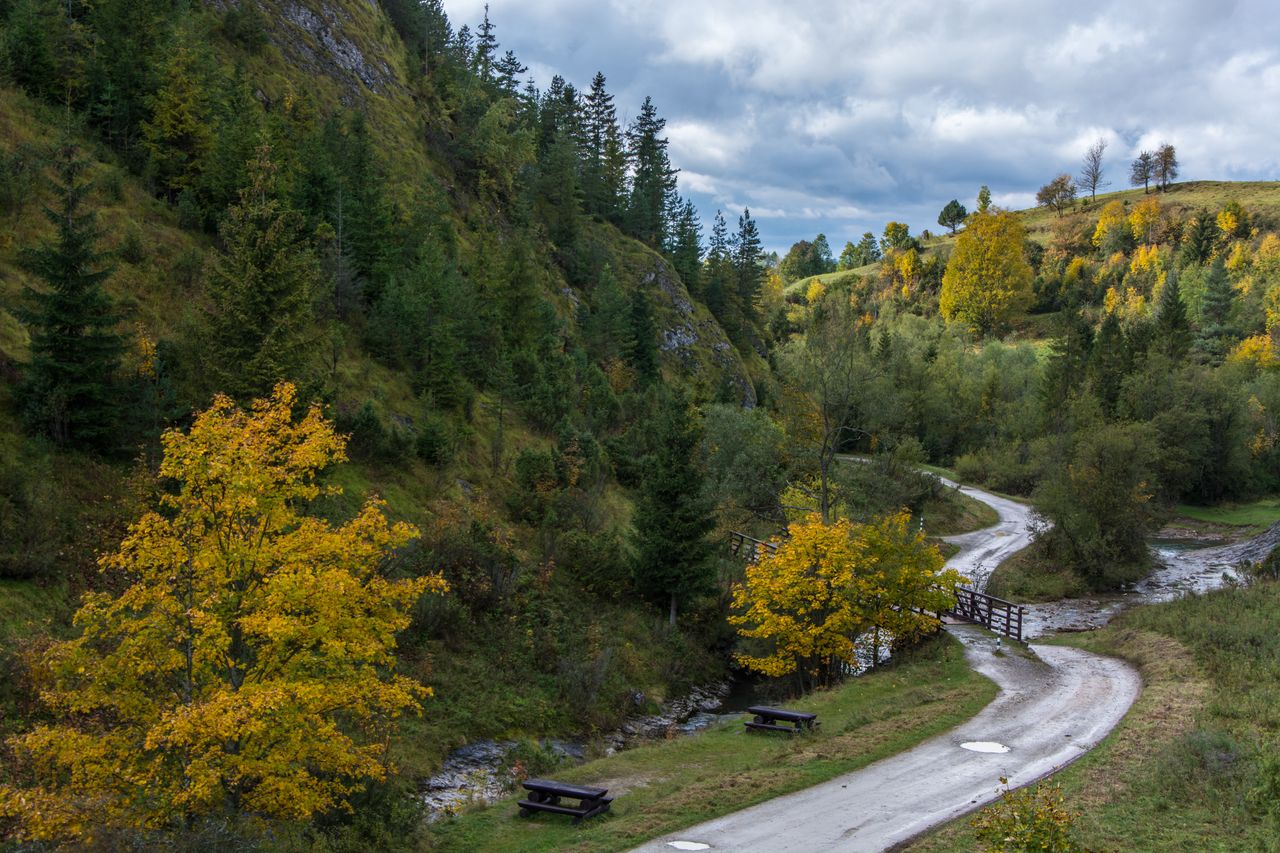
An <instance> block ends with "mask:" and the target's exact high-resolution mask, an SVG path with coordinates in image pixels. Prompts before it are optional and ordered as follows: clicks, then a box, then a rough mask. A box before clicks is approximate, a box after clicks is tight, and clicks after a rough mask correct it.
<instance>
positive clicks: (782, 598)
mask: <svg viewBox="0 0 1280 853" xmlns="http://www.w3.org/2000/svg"><path fill="white" fill-rule="evenodd" d="M910 521H911V518H910V515H909V514H908V513H906V512H901V513H898V514H896V515H892V516H888V517H886V518H884V519H882V520H880V521H878V522H875V523H872V524H853V523H851V522H849V521H847V520H843V519H842V520H839V521H837V522H835V523H834V524H830V525H826V524H823V523H822V519H821V517H820V516H819V515H818V514H816V513H813V514H810V515H808V516H806V517H805V519H804V520H803V521H800V522H798V523H795V524H792V525H791V527H790V529H789V531H788V533H789V535H788V538H787V539H786V540H785V541H784V542H783V543H782V544H781V545H780V546H779V548H778V551H777V552H776V553H775V554H770V555H766V556H765V557H764V558H763V559H761V560H760V561H759V562H758V563H756V564H755V565H752V566H748V567H747V571H746V581H745V583H743V584H742V585H740V586H738V587H736V588H735V589H734V607H735V609H736V611H737V612H736V613H735V614H734V615H733V616H731V617H730V620H729V621H730V622H731V623H732V624H734V625H736V626H739V627H738V632H739V634H741V635H742V636H743V637H747V638H752V639H758V640H763V641H765V643H766V644H767V645H768V646H769V647H770V650H769V651H768V653H766V654H759V655H754V654H747V653H743V654H740V655H739V656H738V660H739V662H740V663H742V664H743V665H744V666H747V667H750V668H751V669H754V670H756V671H758V672H761V673H764V674H766V675H770V676H775V677H780V676H785V675H790V674H792V673H797V672H798V673H800V674H801V675H802V676H803V677H806V678H807V679H809V680H810V681H814V680H820V681H826V680H829V679H830V677H831V676H833V675H835V674H837V673H838V672H839V671H840V669H841V668H843V667H844V666H845V665H854V664H856V662H857V652H858V646H859V643H865V642H867V640H866V639H864V635H866V634H867V633H868V632H872V631H875V630H876V629H880V630H883V631H886V632H888V633H889V634H891V635H892V636H893V637H894V638H895V640H896V641H898V642H909V641H911V640H912V639H914V638H916V637H918V636H919V635H921V634H924V633H928V632H931V631H933V630H936V628H937V627H938V624H939V623H938V620H937V619H936V618H935V617H933V616H929V615H926V614H925V613H923V612H916V611H927V612H937V611H940V610H945V609H948V608H949V607H951V606H952V605H953V604H954V602H955V587H956V585H957V584H960V583H963V582H964V581H965V579H964V578H962V577H961V576H960V575H959V574H958V573H957V572H955V571H954V570H945V571H944V570H943V569H942V566H943V563H944V560H943V557H942V554H941V553H939V552H938V549H937V548H936V547H935V546H933V545H930V544H929V543H928V542H926V541H925V539H924V537H923V535H921V534H920V533H912V532H911V529H910V526H911V525H910Z"/></svg>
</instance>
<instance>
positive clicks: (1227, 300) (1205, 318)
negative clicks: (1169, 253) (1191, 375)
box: [1166, 255, 1235, 364]
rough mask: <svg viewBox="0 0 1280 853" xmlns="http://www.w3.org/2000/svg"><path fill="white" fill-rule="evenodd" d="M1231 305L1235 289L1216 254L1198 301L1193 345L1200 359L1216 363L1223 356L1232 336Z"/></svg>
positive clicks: (1233, 300) (1220, 257)
mask: <svg viewBox="0 0 1280 853" xmlns="http://www.w3.org/2000/svg"><path fill="white" fill-rule="evenodd" d="M1166 286H1167V285H1166ZM1234 304H1235V291H1234V289H1233V288H1232V287H1231V281H1230V280H1229V279H1228V278H1227V268H1226V266H1225V265H1224V264H1223V261H1222V256H1221V255H1219V256H1218V257H1217V258H1215V259H1214V261H1213V264H1212V265H1210V267H1209V275H1208V277H1207V278H1206V279H1205V285H1204V296H1203V297H1202V298H1201V301H1200V330H1199V332H1198V333H1197V334H1196V337H1195V347H1194V348H1195V352H1196V356H1197V357H1198V358H1199V359H1200V360H1202V361H1206V362H1209V363H1211V364H1218V363H1221V361H1222V359H1223V356H1225V355H1226V352H1227V348H1228V346H1229V345H1230V342H1231V338H1232V337H1233V335H1234V332H1233V330H1232V327H1231V308H1232V306H1233V305H1234Z"/></svg>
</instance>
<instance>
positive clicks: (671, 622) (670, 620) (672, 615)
mask: <svg viewBox="0 0 1280 853" xmlns="http://www.w3.org/2000/svg"><path fill="white" fill-rule="evenodd" d="M667 625H668V626H670V627H672V628H674V627H675V626H676V594H675V593H674V592H673V593H671V610H670V612H669V613H668V615H667Z"/></svg>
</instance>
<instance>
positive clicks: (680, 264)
mask: <svg viewBox="0 0 1280 853" xmlns="http://www.w3.org/2000/svg"><path fill="white" fill-rule="evenodd" d="M674 232H675V233H674V235H673V239H672V241H671V265H672V266H674V267H675V269H676V273H677V274H678V275H679V276H680V280H681V281H683V282H684V286H685V287H686V288H687V289H688V291H689V293H690V295H692V296H694V297H695V298H697V297H700V296H701V294H702V223H701V222H699V221H698V211H697V209H696V208H695V207H694V206H693V202H691V201H685V202H682V203H681V204H680V205H679V207H678V208H677V213H676V217H675V228H674Z"/></svg>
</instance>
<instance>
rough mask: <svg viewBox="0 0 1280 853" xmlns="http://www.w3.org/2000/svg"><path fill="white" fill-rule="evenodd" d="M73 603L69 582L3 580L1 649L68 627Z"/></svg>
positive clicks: (0, 629) (0, 584)
mask: <svg viewBox="0 0 1280 853" xmlns="http://www.w3.org/2000/svg"><path fill="white" fill-rule="evenodd" d="M70 606H71V602H70V598H69V593H68V591H67V585H66V583H58V584H54V585H52V586H41V585H40V584H38V583H36V582H34V581H21V580H0V652H2V651H4V650H5V649H11V648H12V647H13V646H15V645H17V644H19V643H20V642H21V641H22V640H24V639H30V638H33V637H35V636H37V635H39V634H48V633H50V632H52V631H54V630H55V629H57V628H59V627H62V626H64V625H65V623H66V621H67V619H68V617H69V615H70Z"/></svg>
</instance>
